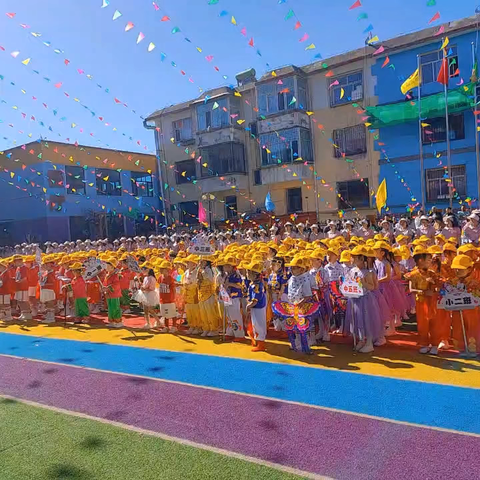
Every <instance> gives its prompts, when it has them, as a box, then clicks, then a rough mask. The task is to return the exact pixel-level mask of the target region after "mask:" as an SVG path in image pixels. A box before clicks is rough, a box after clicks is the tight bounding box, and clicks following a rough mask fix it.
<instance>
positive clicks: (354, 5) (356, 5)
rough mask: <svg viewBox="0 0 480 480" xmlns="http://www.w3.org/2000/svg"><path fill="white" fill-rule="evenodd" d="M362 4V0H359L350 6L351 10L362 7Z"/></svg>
mask: <svg viewBox="0 0 480 480" xmlns="http://www.w3.org/2000/svg"><path fill="white" fill-rule="evenodd" d="M361 6H362V4H361V3H360V0H357V1H356V2H355V3H354V4H353V5H352V6H351V7H350V8H349V10H353V9H354V8H358V7H361Z"/></svg>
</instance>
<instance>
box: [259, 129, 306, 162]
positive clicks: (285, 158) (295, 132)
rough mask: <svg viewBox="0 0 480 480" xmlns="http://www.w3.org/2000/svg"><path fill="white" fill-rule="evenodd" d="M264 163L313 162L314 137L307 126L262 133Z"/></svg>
mask: <svg viewBox="0 0 480 480" xmlns="http://www.w3.org/2000/svg"><path fill="white" fill-rule="evenodd" d="M260 146H261V149H262V165H264V166H265V165H278V164H282V163H292V162H294V161H296V160H299V161H303V162H313V149H312V138H311V134H310V130H307V129H306V128H289V129H287V130H279V131H278V132H272V133H265V134H263V135H260Z"/></svg>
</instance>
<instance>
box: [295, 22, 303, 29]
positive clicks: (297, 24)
mask: <svg viewBox="0 0 480 480" xmlns="http://www.w3.org/2000/svg"><path fill="white" fill-rule="evenodd" d="M301 26H302V24H301V23H300V22H297V23H296V24H295V28H294V30H298V29H299V28H300V27H301Z"/></svg>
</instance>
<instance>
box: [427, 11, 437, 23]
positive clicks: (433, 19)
mask: <svg viewBox="0 0 480 480" xmlns="http://www.w3.org/2000/svg"><path fill="white" fill-rule="evenodd" d="M439 18H440V12H437V13H436V14H435V15H434V16H433V17H432V18H431V19H430V21H429V22H428V23H429V24H430V23H433V22H434V21H435V20H438V19H439Z"/></svg>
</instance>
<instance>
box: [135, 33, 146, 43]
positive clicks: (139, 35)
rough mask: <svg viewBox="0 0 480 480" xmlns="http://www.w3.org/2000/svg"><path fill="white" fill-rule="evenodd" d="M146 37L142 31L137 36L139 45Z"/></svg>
mask: <svg viewBox="0 0 480 480" xmlns="http://www.w3.org/2000/svg"><path fill="white" fill-rule="evenodd" d="M144 38H145V35H144V34H143V33H142V32H140V33H139V34H138V37H137V45H138V44H139V43H140V42H141V41H142V40H143V39H144Z"/></svg>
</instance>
